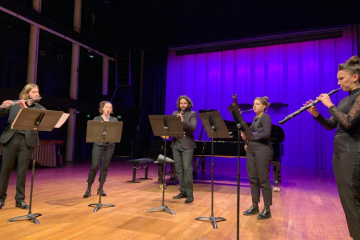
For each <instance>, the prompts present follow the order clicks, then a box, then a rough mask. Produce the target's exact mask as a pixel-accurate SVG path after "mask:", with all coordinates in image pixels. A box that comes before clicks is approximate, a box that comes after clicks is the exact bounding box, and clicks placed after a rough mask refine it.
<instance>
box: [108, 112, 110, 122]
mask: <svg viewBox="0 0 360 240" xmlns="http://www.w3.org/2000/svg"><path fill="white" fill-rule="evenodd" d="M107 120H108V121H110V114H109V112H107Z"/></svg>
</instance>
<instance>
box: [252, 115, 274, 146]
mask: <svg viewBox="0 0 360 240" xmlns="http://www.w3.org/2000/svg"><path fill="white" fill-rule="evenodd" d="M258 121H259V123H258V124H257V128H256V129H255V125H256V123H257V122H258ZM271 129H272V124H271V118H270V116H269V115H268V114H266V113H263V115H262V116H260V117H254V119H253V123H252V124H251V126H250V130H251V131H252V132H253V134H254V137H255V140H256V141H259V140H264V141H265V142H267V141H268V139H269V138H270V136H271Z"/></svg>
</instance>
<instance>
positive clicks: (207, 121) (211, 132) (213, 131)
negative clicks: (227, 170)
mask: <svg viewBox="0 0 360 240" xmlns="http://www.w3.org/2000/svg"><path fill="white" fill-rule="evenodd" d="M199 116H200V120H201V123H202V125H203V126H204V128H205V131H206V133H207V135H208V136H209V137H211V216H210V217H198V218H195V220H210V221H211V223H212V224H213V227H214V228H215V229H217V228H218V227H217V224H216V221H226V219H225V218H222V217H214V137H215V138H230V134H229V130H228V129H227V127H226V125H225V122H224V120H223V119H222V117H221V114H220V113H219V112H218V111H216V110H215V111H211V112H204V113H200V114H199Z"/></svg>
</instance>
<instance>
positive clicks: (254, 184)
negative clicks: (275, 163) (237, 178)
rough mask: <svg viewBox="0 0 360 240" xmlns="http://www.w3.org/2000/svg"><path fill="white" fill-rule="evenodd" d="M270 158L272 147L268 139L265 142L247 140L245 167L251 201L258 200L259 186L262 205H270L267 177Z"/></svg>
mask: <svg viewBox="0 0 360 240" xmlns="http://www.w3.org/2000/svg"><path fill="white" fill-rule="evenodd" d="M272 158H273V149H272V146H271V143H270V141H268V142H267V143H261V142H249V144H248V149H247V151H246V167H247V172H248V177H249V180H250V187H251V197H252V201H253V203H258V202H260V188H261V190H262V194H263V198H264V205H265V206H271V205H272V190H271V184H270V178H269V173H270V164H271V161H272Z"/></svg>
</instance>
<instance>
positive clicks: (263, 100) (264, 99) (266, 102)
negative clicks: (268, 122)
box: [255, 96, 270, 112]
mask: <svg viewBox="0 0 360 240" xmlns="http://www.w3.org/2000/svg"><path fill="white" fill-rule="evenodd" d="M255 100H259V101H260V102H261V104H262V105H264V106H265V109H264V112H265V111H266V110H267V109H268V107H269V106H270V103H269V98H268V97H267V96H264V97H257V98H255Z"/></svg>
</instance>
